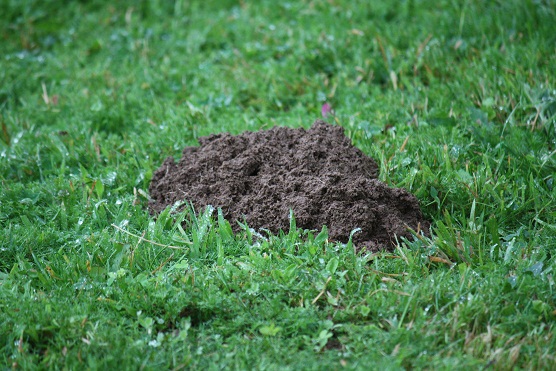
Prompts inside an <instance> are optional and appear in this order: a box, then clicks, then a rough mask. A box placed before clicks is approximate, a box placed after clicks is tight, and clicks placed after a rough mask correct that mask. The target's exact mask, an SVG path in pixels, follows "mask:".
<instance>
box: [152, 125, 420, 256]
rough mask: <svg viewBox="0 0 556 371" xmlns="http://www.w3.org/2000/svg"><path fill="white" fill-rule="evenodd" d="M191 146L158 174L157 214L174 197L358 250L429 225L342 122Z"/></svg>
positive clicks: (384, 245)
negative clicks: (314, 233) (323, 235)
mask: <svg viewBox="0 0 556 371" xmlns="http://www.w3.org/2000/svg"><path fill="white" fill-rule="evenodd" d="M199 143H200V146H199V147H187V148H185V149H184V150H183V155H182V158H181V159H180V160H179V161H178V162H175V161H174V159H173V158H171V157H170V158H168V159H166V160H165V161H164V163H163V164H162V166H161V167H160V168H159V169H158V170H157V171H156V172H155V173H154V175H153V178H152V181H151V184H150V187H149V191H150V195H151V199H152V200H151V202H150V203H149V208H150V210H151V212H153V213H160V212H161V211H162V210H164V208H166V207H167V206H170V205H173V204H174V203H175V202H176V201H182V200H187V201H191V202H192V203H193V205H194V207H195V208H196V210H201V209H202V208H204V207H205V206H207V205H212V206H214V207H220V208H222V211H223V212H224V215H225V216H226V218H227V219H228V220H229V221H230V222H231V224H232V227H233V228H234V229H235V231H238V230H240V227H239V225H238V224H237V223H236V222H235V221H241V222H243V221H247V223H248V225H249V226H250V227H251V228H255V229H260V228H264V229H268V230H270V231H272V232H273V233H278V231H279V230H280V229H282V230H284V231H287V230H288V228H289V211H290V209H292V210H293V212H294V215H295V218H296V223H297V226H298V227H300V228H303V229H315V230H320V229H321V228H322V226H323V225H326V226H327V227H328V230H329V238H330V239H331V240H337V241H341V242H347V241H348V238H349V235H350V232H351V231H352V230H354V229H355V228H361V231H360V232H359V233H356V234H355V236H354V237H353V241H354V243H355V244H356V245H357V247H358V248H367V249H370V250H375V251H376V250H379V249H391V248H392V247H393V242H394V241H395V236H398V237H401V236H404V237H410V236H411V235H410V233H409V232H408V230H407V227H411V228H412V229H414V230H417V229H418V228H420V229H421V230H424V231H428V229H429V226H430V224H429V222H428V221H426V220H425V219H424V217H423V215H422V213H421V210H420V208H419V203H418V201H417V199H416V198H415V196H413V195H412V194H410V193H409V192H407V191H406V190H404V189H399V188H390V187H388V186H387V185H386V184H384V183H382V182H380V181H379V180H378V179H377V174H378V166H377V164H376V163H375V161H374V160H373V159H371V158H370V157H368V156H366V155H365V154H364V153H363V152H361V151H360V150H359V149H357V148H356V147H354V146H353V145H352V144H351V141H350V140H349V139H348V138H347V137H346V136H345V135H344V130H343V128H342V127H340V126H332V125H329V124H327V123H325V122H323V121H320V120H319V121H316V122H315V123H314V124H313V126H312V127H311V128H310V129H309V130H305V129H302V128H300V129H290V128H284V127H275V128H272V129H270V130H264V131H258V132H246V133H243V134H240V135H236V136H233V135H230V134H217V135H210V136H208V137H204V138H200V139H199Z"/></svg>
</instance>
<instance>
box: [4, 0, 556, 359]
mask: <svg viewBox="0 0 556 371" xmlns="http://www.w3.org/2000/svg"><path fill="white" fill-rule="evenodd" d="M116 4H117V5H109V4H108V3H107V2H103V1H100V0H97V1H94V0H93V1H54V0H48V1H31V0H27V1H17V0H2V1H1V8H2V12H1V14H2V15H0V43H1V44H0V48H1V50H2V53H1V55H0V82H1V83H0V126H1V130H0V182H1V183H0V186H1V188H0V349H1V352H0V362H2V363H3V364H5V365H6V366H7V367H13V368H23V369H32V368H39V369H45V368H49V369H50V368H52V369H57V368H67V369H83V368H91V369H115V368H118V369H138V368H145V369H164V368H167V369H180V368H198V369H221V368H235V369H253V368H255V369H263V368H264V369H339V368H342V367H345V368H348V369H369V368H374V369H378V368H384V369H404V368H405V369H410V368H418V369H421V368H426V369H454V368H455V369H470V368H475V369H476V368H487V367H492V368H494V369H511V368H514V367H515V368H528V369H553V368H555V367H556V359H555V358H554V352H553V351H554V349H555V348H556V338H555V320H556V294H555V292H554V290H555V287H554V277H553V275H554V269H555V267H556V264H555V257H554V255H553V252H554V249H555V247H556V204H555V202H556V201H555V199H556V197H555V196H556V195H555V193H556V190H555V188H554V175H555V173H556V157H555V154H556V149H555V147H556V123H555V115H556V81H555V78H556V75H555V74H554V71H556V49H555V45H556V33H555V32H554V19H555V17H556V4H555V2H554V1H551V0H542V1H519V0H508V1H504V2H479V1H442V0H441V1H437V2H434V3H433V2H428V1H418V0H407V1H400V2H389V1H383V2H382V1H374V2H367V1H347V0H330V1H324V0H314V1H291V2H274V1H258V2H236V1H216V0H212V1H210V0H204V1H179V0H176V1H156V0H151V1H147V0H145V1H138V2H135V1H120V2H117V3H116ZM325 102H326V103H328V104H330V105H331V106H332V108H333V109H334V115H333V116H329V117H328V120H329V121H333V122H335V123H336V124H339V125H342V126H343V127H344V128H346V132H347V133H348V135H349V136H350V138H352V140H353V142H354V144H355V145H356V146H357V147H359V148H361V149H362V150H363V151H364V152H365V153H367V154H369V155H371V156H372V157H374V158H375V159H376V160H377V161H378V162H379V164H380V178H381V180H383V181H385V182H387V183H388V184H390V185H391V186H397V187H404V188H406V189H408V190H410V191H411V192H413V193H414V194H415V195H416V196H417V197H418V198H419V200H420V202H421V204H422V208H423V211H424V212H425V214H426V215H427V217H428V218H429V219H430V220H432V225H433V227H432V232H433V234H432V237H431V238H430V239H427V238H421V239H417V240H415V241H406V240H401V241H399V245H398V247H397V248H396V249H395V251H394V252H390V253H386V252H385V253H381V254H376V255H370V254H365V253H354V246H352V244H349V243H348V244H347V245H342V244H335V243H332V242H329V241H328V240H327V231H326V229H323V230H321V231H303V230H300V229H298V228H296V225H295V218H292V219H291V225H290V228H289V229H288V230H286V231H284V233H282V234H280V235H277V236H273V235H257V234H255V233H253V232H252V231H251V230H250V229H249V228H248V226H245V228H244V232H242V233H238V234H233V233H231V228H230V225H229V223H228V222H227V221H226V220H224V219H223V218H222V217H221V215H220V214H219V213H218V210H210V209H208V210H187V211H184V212H182V213H178V214H176V213H173V212H172V211H171V210H167V212H165V213H163V214H162V215H161V216H160V217H159V218H158V219H156V220H155V219H154V218H152V217H151V216H150V215H149V213H148V212H147V211H146V209H145V205H146V203H147V200H148V194H147V189H148V185H149V181H150V178H151V176H152V173H153V171H154V170H155V169H156V168H157V167H158V166H159V165H160V163H161V162H162V161H163V159H164V158H166V157H167V156H175V157H179V156H180V152H181V149H182V148H183V147H185V146H187V145H192V144H195V143H196V138H198V137H199V136H203V135H208V134H210V133H216V132H231V133H234V134H236V133H240V132H242V131H244V130H258V129H260V128H268V127H271V126H273V125H283V126H289V127H301V126H303V127H308V126H309V125H310V124H311V123H312V122H313V121H314V120H315V119H316V118H320V116H321V107H322V106H323V104H324V103H325ZM182 221H184V222H185V226H186V227H185V228H182V227H181V222H182Z"/></svg>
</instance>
